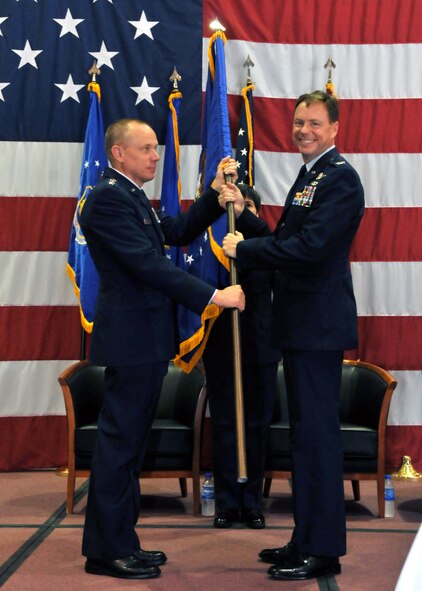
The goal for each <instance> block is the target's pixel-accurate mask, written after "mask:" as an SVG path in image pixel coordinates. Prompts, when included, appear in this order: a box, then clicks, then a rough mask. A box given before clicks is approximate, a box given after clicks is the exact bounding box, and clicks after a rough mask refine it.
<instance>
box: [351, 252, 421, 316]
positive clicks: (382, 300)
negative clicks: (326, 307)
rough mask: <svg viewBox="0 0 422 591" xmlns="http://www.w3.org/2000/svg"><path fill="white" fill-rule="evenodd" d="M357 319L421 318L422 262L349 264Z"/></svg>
mask: <svg viewBox="0 0 422 591" xmlns="http://www.w3.org/2000/svg"><path fill="white" fill-rule="evenodd" d="M351 267H352V275H353V286H354V291H355V296H356V302H357V307H358V315H359V316H422V298H421V285H422V262H415V261H411V262H398V263H397V262H370V263H362V262H357V263H352V265H351Z"/></svg>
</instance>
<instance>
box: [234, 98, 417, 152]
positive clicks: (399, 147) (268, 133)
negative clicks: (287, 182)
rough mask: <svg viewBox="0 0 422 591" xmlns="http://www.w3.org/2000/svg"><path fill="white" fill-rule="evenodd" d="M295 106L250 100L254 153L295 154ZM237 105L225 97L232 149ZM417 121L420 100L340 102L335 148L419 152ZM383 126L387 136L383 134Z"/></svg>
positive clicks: (238, 100) (238, 101)
mask: <svg viewBox="0 0 422 591" xmlns="http://www.w3.org/2000/svg"><path fill="white" fill-rule="evenodd" d="M239 90H240V89H239ZM295 102H296V99H275V98H266V97H259V96H254V99H253V103H254V140H255V149H256V150H264V151H268V152H295V153H296V152H297V148H296V147H295V146H294V145H293V143H292V141H291V131H292V121H293V112H294V106H295ZM240 104H241V97H239V96H237V95H229V114H230V126H231V133H232V142H233V145H236V141H235V140H236V136H237V132H238V125H239V113H240ZM421 119H422V99H377V100H375V99H373V100H359V99H342V98H340V126H339V133H338V136H337V138H336V146H337V147H338V149H339V150H340V152H343V153H345V154H366V153H384V154H388V153H391V152H400V153H418V152H422V134H420V133H415V121H420V120H421ZM380 122H385V123H380ZM386 122H388V133H386V132H385V124H386Z"/></svg>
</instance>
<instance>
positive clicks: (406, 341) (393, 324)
mask: <svg viewBox="0 0 422 591" xmlns="http://www.w3.org/2000/svg"><path fill="white" fill-rule="evenodd" d="M358 323H359V349H358V351H357V357H359V359H362V360H363V361H368V362H370V363H375V364H376V365H380V366H381V367H385V368H386V369H388V370H391V371H392V373H393V374H394V370H411V371H420V369H421V351H422V316H360V317H359V319H358Z"/></svg>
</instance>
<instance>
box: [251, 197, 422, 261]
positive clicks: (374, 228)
mask: <svg viewBox="0 0 422 591" xmlns="http://www.w3.org/2000/svg"><path fill="white" fill-rule="evenodd" d="M275 197H277V196H276V195H272V198H275ZM284 198H285V196H280V199H281V200H283V199H284ZM282 211H283V208H282V207H281V206H279V205H263V206H262V208H261V211H260V215H261V217H262V219H264V220H265V221H266V222H267V224H268V226H269V227H270V228H271V229H274V227H275V225H276V223H277V221H278V220H279V218H280V216H281V213H282ZM420 228H422V207H368V208H367V209H366V210H365V214H364V216H363V219H362V222H361V225H360V227H359V230H358V233H357V235H356V238H355V240H354V243H353V246H352V250H351V253H350V260H351V261H362V262H372V261H422V232H421V231H420Z"/></svg>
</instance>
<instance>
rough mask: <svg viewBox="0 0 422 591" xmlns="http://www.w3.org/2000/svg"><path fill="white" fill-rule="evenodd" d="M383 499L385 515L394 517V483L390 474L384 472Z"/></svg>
mask: <svg viewBox="0 0 422 591" xmlns="http://www.w3.org/2000/svg"><path fill="white" fill-rule="evenodd" d="M384 499H385V516H386V517H394V514H395V512H396V507H395V504H396V495H395V493H394V484H393V481H392V480H391V476H390V474H386V476H385V489H384Z"/></svg>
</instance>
